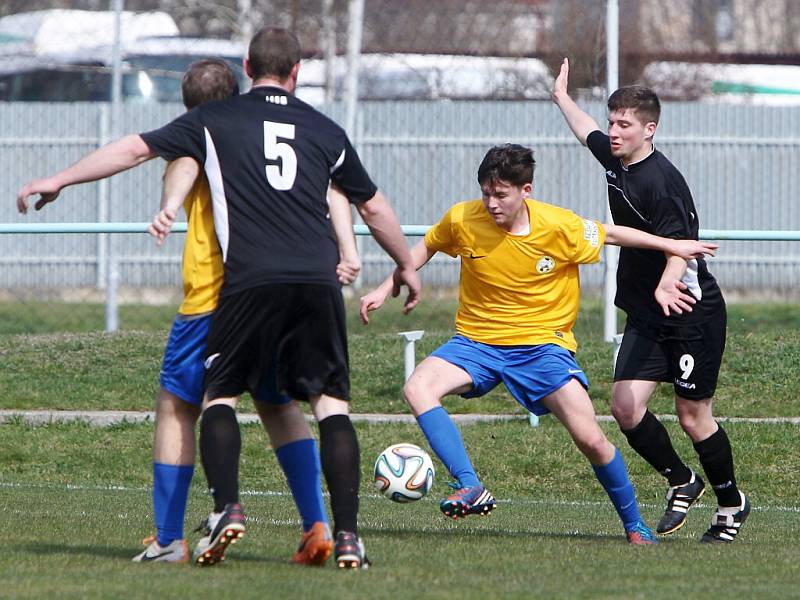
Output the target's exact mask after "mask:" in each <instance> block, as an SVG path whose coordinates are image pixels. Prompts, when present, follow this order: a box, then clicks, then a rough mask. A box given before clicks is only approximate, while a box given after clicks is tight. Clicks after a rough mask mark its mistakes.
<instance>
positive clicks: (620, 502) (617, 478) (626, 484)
mask: <svg viewBox="0 0 800 600" xmlns="http://www.w3.org/2000/svg"><path fill="white" fill-rule="evenodd" d="M592 469H594V474H595V475H596V476H597V479H598V480H599V481H600V483H601V484H602V485H603V488H604V489H605V490H606V493H607V494H608V497H609V498H611V502H612V504H614V508H616V509H617V514H618V515H619V518H620V519H622V525H623V526H624V527H625V531H630V530H631V529H632V528H633V526H634V525H636V523H638V522H639V521H642V515H641V514H640V513H639V505H638V504H637V503H636V492H634V491H633V484H632V483H631V480H630V479H629V478H628V468H627V467H626V466H625V461H624V460H623V459H622V455H621V454H620V453H619V450H616V451H615V452H614V458H612V459H611V462H610V463H608V464H607V465H603V466H602V467H598V466H597V465H592Z"/></svg>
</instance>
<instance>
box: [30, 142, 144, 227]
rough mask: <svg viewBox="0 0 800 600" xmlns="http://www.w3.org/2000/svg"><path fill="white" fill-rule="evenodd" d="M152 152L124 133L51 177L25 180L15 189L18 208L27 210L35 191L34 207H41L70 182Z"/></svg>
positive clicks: (134, 162)
mask: <svg viewBox="0 0 800 600" xmlns="http://www.w3.org/2000/svg"><path fill="white" fill-rule="evenodd" d="M155 156H156V155H155V154H154V153H153V152H152V151H151V150H150V148H149V147H148V146H147V144H145V142H144V140H143V139H142V138H141V137H140V136H139V135H129V136H126V137H124V138H121V139H119V140H117V141H115V142H111V143H110V144H106V145H105V146H103V147H102V148H98V149H97V150H95V151H94V152H92V153H91V154H87V155H86V156H84V157H83V158H82V159H80V160H79V161H78V162H76V163H75V164H73V165H72V166H70V167H67V168H66V169H64V170H63V171H59V172H58V173H56V174H55V175H53V176H51V177H47V178H45V179H34V180H33V181H31V182H29V183H27V184H25V185H24V186H23V187H22V189H20V190H19V192H17V210H18V211H19V212H21V213H23V214H25V213H27V212H28V198H29V197H30V196H33V195H35V194H39V200H37V201H36V204H35V205H34V208H36V210H41V209H42V208H44V206H45V205H46V204H48V203H49V202H53V201H54V200H55V199H56V198H58V194H59V193H60V192H61V190H63V189H64V188H65V187H67V186H69V185H74V184H76V183H85V182H87V181H96V180H98V179H103V178H104V177H110V176H111V175H114V174H116V173H119V172H121V171H125V170H126V169H130V168H131V167H135V166H136V165H139V164H141V163H143V162H144V161H146V160H150V159H151V158H154V157H155Z"/></svg>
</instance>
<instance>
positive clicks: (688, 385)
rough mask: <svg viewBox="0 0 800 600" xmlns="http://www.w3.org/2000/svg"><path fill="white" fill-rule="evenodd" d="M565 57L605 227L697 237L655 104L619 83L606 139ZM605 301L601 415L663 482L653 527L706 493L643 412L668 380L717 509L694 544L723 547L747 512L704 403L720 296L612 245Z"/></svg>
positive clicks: (696, 279)
mask: <svg viewBox="0 0 800 600" xmlns="http://www.w3.org/2000/svg"><path fill="white" fill-rule="evenodd" d="M568 79H569V61H568V60H567V59H564V62H563V63H562V65H561V71H560V73H559V75H558V77H557V78H556V81H555V85H554V88H553V101H554V102H555V103H556V105H557V106H558V107H559V108H560V109H561V112H562V113H563V115H564V118H565V119H566V122H567V124H568V125H569V127H570V129H571V130H572V132H573V133H574V134H575V137H577V138H578V140H579V141H580V142H581V143H582V144H583V145H584V146H587V147H588V148H589V150H591V152H592V154H593V155H594V157H595V158H596V159H597V160H598V161H599V162H600V163H601V164H602V165H603V168H604V169H605V171H606V182H607V185H608V201H609V205H610V207H611V214H612V216H613V218H614V223H615V224H617V225H627V226H629V227H635V228H637V229H640V230H642V231H646V232H648V233H652V234H655V235H660V236H663V237H668V238H689V239H697V237H698V232H699V227H700V226H699V220H698V216H697V210H696V208H695V206H694V200H693V199H692V194H691V192H690V191H689V187H688V186H687V184H686V181H685V180H684V178H683V176H682V175H681V173H680V171H678V169H676V168H675V166H674V165H673V164H672V163H671V162H670V161H669V160H668V159H667V158H666V157H665V156H664V155H663V154H662V153H661V152H659V151H658V150H656V149H655V147H654V146H653V136H654V135H655V132H656V127H657V125H658V120H659V116H660V112H661V106H660V103H659V100H658V97H657V96H656V94H655V93H654V92H653V91H652V90H650V89H648V88H645V87H641V86H628V87H623V88H620V89H619V90H617V91H616V92H614V93H613V94H612V95H611V97H610V98H609V99H608V135H606V134H605V133H603V132H602V131H600V127H599V126H598V124H597V122H596V121H595V120H594V119H593V118H592V117H591V116H589V115H588V114H587V113H585V112H584V111H583V110H581V109H580V108H579V107H578V105H577V104H575V102H574V101H573V100H572V99H571V98H570V96H569V94H568V92H567V83H568ZM615 304H616V305H617V306H618V307H619V308H621V309H622V310H623V311H624V312H625V313H626V315H627V321H626V324H625V332H624V336H623V340H622V345H621V347H620V350H619V355H618V358H617V363H616V366H615V370H614V388H613V401H612V407H611V409H612V413H613V414H614V418H615V419H616V420H617V423H618V424H619V426H620V429H621V430H622V432H623V433H624V434H625V437H627V438H628V443H629V444H630V445H631V447H632V448H633V449H634V450H636V452H638V453H639V454H640V455H641V456H642V457H643V458H644V459H645V460H646V461H647V462H648V463H650V465H652V466H653V468H655V469H656V470H657V471H658V472H659V473H661V474H662V475H663V476H664V477H665V478H666V479H667V480H668V482H669V490H668V492H667V509H666V511H665V513H664V516H663V517H662V518H661V521H660V522H659V524H658V527H657V528H656V531H657V532H658V533H660V534H665V535H666V534H670V533H673V532H674V531H677V530H678V529H680V528H681V527H682V526H683V525H684V523H685V522H686V513H687V511H688V509H689V507H690V506H691V505H692V504H694V503H695V502H696V501H697V499H698V498H700V496H702V494H703V492H704V490H705V484H704V482H703V480H702V479H701V478H700V476H699V475H698V474H696V473H695V472H694V471H692V469H690V468H689V467H688V466H687V465H686V464H685V463H684V462H683V461H682V460H681V459H680V458H679V457H678V455H677V453H676V452H675V449H674V448H673V446H672V442H671V441H670V438H669V434H668V433H667V430H666V429H665V428H664V426H663V425H662V424H661V422H660V421H659V420H658V419H657V418H656V417H655V416H654V415H653V413H651V412H650V411H649V410H647V403H648V401H649V399H650V397H651V395H652V393H653V391H654V390H655V388H656V385H657V384H658V382H661V381H664V382H671V383H672V384H673V387H674V390H675V410H676V413H677V415H678V419H679V421H680V424H681V427H682V428H683V430H684V431H685V432H686V434H687V435H688V436H689V437H690V438H691V440H692V442H693V444H694V448H695V450H696V451H697V454H698V457H699V461H700V464H701V465H702V467H703V470H704V471H705V474H706V477H707V478H708V480H709V483H711V485H712V487H713V489H714V493H715V494H716V496H717V503H718V508H717V510H716V512H715V513H714V515H713V517H712V520H711V526H710V527H709V528H708V530H707V531H706V532H705V533H704V534H703V536H702V538H701V541H703V542H711V543H714V542H732V541H733V540H734V538H735V537H736V535H737V534H738V532H739V528H740V527H741V525H742V523H743V522H744V521H745V519H746V518H747V516H748V514H749V513H750V503H749V501H748V499H747V498H746V497H745V495H744V494H743V493H742V492H741V491H740V490H739V488H738V487H737V485H736V478H735V476H734V465H733V454H732V451H731V444H730V441H729V440H728V436H727V434H726V433H725V430H724V429H723V428H722V426H721V425H719V423H717V421H716V420H715V419H714V416H713V413H712V398H713V396H714V392H715V390H716V385H717V378H718V375H719V368H720V364H721V362H722V353H723V351H724V349H725V327H726V319H727V317H726V311H725V300H724V299H723V297H722V293H721V291H720V289H719V286H718V285H717V282H716V281H715V280H714V278H713V276H712V275H711V274H710V273H709V271H708V268H707V266H706V263H705V260H704V259H702V258H698V259H693V260H690V261H688V262H687V261H686V260H684V259H682V258H680V257H675V256H671V257H667V256H665V255H664V254H663V253H660V252H654V251H651V250H639V249H635V248H622V249H621V250H620V256H619V266H618V268H617V295H616V299H615Z"/></svg>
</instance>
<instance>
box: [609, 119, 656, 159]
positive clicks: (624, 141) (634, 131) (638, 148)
mask: <svg viewBox="0 0 800 600" xmlns="http://www.w3.org/2000/svg"><path fill="white" fill-rule="evenodd" d="M655 131H656V124H655V123H653V122H650V123H642V122H641V121H640V120H639V117H637V116H636V112H635V111H634V110H633V109H631V108H625V109H623V110H615V111H613V112H611V113H609V115H608V137H609V138H610V139H611V154H613V155H614V156H616V157H618V158H621V159H622V162H623V163H626V164H627V163H630V162H635V161H637V160H640V159H642V158H644V157H645V156H646V155H647V154H649V153H650V149H651V148H652V142H653V135H654V134H655Z"/></svg>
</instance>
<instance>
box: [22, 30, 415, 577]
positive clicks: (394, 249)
mask: <svg viewBox="0 0 800 600" xmlns="http://www.w3.org/2000/svg"><path fill="white" fill-rule="evenodd" d="M300 58H301V52H300V44H299V42H298V41H297V38H296V37H295V36H294V35H293V34H291V33H290V32H288V31H286V30H284V29H278V28H264V29H262V30H260V31H259V32H258V33H256V35H255V36H254V37H253V39H252V40H251V42H250V46H249V50H248V58H247V59H246V60H245V69H246V71H247V73H248V75H249V76H250V77H251V78H252V79H253V87H252V89H251V90H250V92H248V93H247V94H242V95H241V96H237V97H234V98H229V99H226V100H222V101H219V102H211V103H208V104H203V105H202V106H198V107H197V108H195V109H194V110H192V111H189V112H188V113H185V114H183V115H182V116H180V117H178V118H177V119H175V120H174V121H172V122H171V123H169V124H167V125H166V126H164V127H162V128H161V129H158V130H155V131H151V132H149V133H144V134H141V135H131V136H127V137H125V138H122V139H121V140H118V141H116V142H112V143H111V144H108V145H107V146H104V147H103V148H101V149H99V150H97V151H95V152H93V153H92V154H90V155H88V156H86V157H84V158H83V159H81V160H80V161H78V162H77V163H75V164H74V165H72V166H71V167H69V168H67V169H65V170H64V171H61V172H60V173H58V174H56V175H55V176H53V177H51V178H48V179H41V180H35V181H32V182H30V183H29V184H27V185H26V186H24V187H23V188H22V189H21V190H20V191H19V193H18V195H17V206H18V209H19V210H20V212H25V211H26V210H27V204H28V197H29V196H31V195H33V194H39V195H40V198H39V200H38V201H37V202H36V209H37V210H38V209H40V208H41V207H42V206H44V205H45V204H46V203H48V202H52V201H53V200H55V199H56V198H57V196H58V194H59V192H60V191H61V189H63V188H64V187H66V186H68V185H72V184H75V183H81V182H86V181H93V180H96V179H100V178H102V177H107V176H110V175H113V174H114V173H118V172H120V171H123V170H125V169H128V168H130V167H132V166H135V165H138V164H140V163H142V162H144V161H146V160H149V159H151V158H154V157H155V156H161V157H163V158H166V159H168V160H174V159H177V158H179V157H183V156H188V157H192V158H194V159H195V160H196V161H197V162H198V163H199V164H201V165H203V168H204V170H205V173H206V176H207V178H208V182H209V187H210V190H211V197H212V204H213V209H214V226H215V230H216V234H217V239H218V241H219V244H220V248H221V250H222V256H223V261H224V272H225V281H224V285H223V287H222V290H221V292H220V300H219V306H218V308H217V309H216V311H215V312H214V316H213V320H212V324H211V330H210V332H209V336H208V342H207V350H206V361H205V365H206V394H205V400H204V403H203V416H202V421H201V427H200V449H201V458H202V462H203V468H204V469H205V471H206V477H207V478H208V483H209V488H210V489H211V491H212V494H213V497H214V511H213V512H212V514H211V515H210V516H209V520H208V527H207V529H208V531H207V533H208V535H206V536H205V537H204V539H203V540H205V541H203V540H201V545H202V547H200V546H198V549H196V550H195V554H196V556H197V558H198V562H201V561H200V558H203V561H202V563H203V564H213V563H215V562H219V561H220V560H222V558H223V553H224V550H225V548H226V547H227V545H228V544H229V543H230V542H231V541H232V539H231V536H238V535H240V534H241V533H242V532H243V528H244V515H243V513H242V511H241V507H240V506H239V502H238V500H239V498H238V494H239V490H238V465H239V454H240V446H241V437H240V432H239V426H238V423H237V420H236V413H235V410H234V409H235V407H236V404H237V402H238V397H239V395H240V394H241V393H242V392H244V391H246V390H248V391H251V392H254V395H255V394H257V393H258V389H259V384H260V383H266V384H269V385H276V386H277V388H278V390H279V391H281V392H283V393H286V394H287V395H288V396H290V397H292V398H297V399H300V400H307V401H308V402H309V403H310V405H311V408H312V411H313V413H314V415H315V417H316V418H317V420H318V421H319V429H320V458H321V462H322V470H323V473H324V475H325V478H326V481H327V483H328V489H329V491H330V494H331V508H332V511H333V518H334V530H335V533H336V543H335V546H334V554H335V558H336V561H337V563H338V565H339V566H340V567H353V568H359V567H365V566H367V565H368V561H367V559H366V555H365V552H364V545H363V543H362V541H361V539H360V538H359V537H358V534H357V514H358V488H359V483H360V458H359V447H358V440H357V438H356V434H355V430H354V429H353V426H352V423H351V422H350V418H349V416H348V412H349V411H348V399H349V393H350V381H349V361H348V353H347V337H346V330H345V318H344V305H343V301H342V295H341V291H340V284H339V282H338V280H337V276H336V264H337V262H338V248H337V245H336V240H335V236H334V233H333V229H332V227H331V224H330V220H329V219H328V216H327V215H328V207H327V200H326V192H327V189H328V184H329V182H330V181H331V180H332V181H333V182H334V183H335V184H336V185H337V186H338V187H339V188H340V189H341V190H342V191H343V192H344V194H345V195H346V196H347V197H348V199H349V200H350V202H351V203H353V204H354V205H355V206H356V209H357V210H358V212H359V214H360V215H361V217H362V219H363V220H364V222H365V223H366V224H367V225H368V226H369V228H370V230H371V232H372V234H373V236H374V237H375V238H376V239H377V241H378V242H379V243H380V244H381V245H382V247H383V248H384V249H385V250H386V252H387V253H388V254H389V255H390V256H391V257H392V258H393V259H394V261H395V262H396V263H397V266H398V269H397V270H396V272H395V273H396V275H395V290H394V291H395V292H399V289H400V286H401V285H406V286H407V287H408V289H409V295H408V298H407V300H406V303H405V306H404V310H405V311H406V312H407V311H408V310H411V309H412V308H413V307H414V306H415V305H416V304H417V302H418V301H419V294H420V280H419V276H418V275H417V273H416V270H415V268H414V264H413V261H412V259H411V254H410V252H409V250H408V246H407V244H406V242H405V238H404V236H403V234H402V230H401V229H400V224H399V221H398V219H397V216H396V215H395V213H394V211H393V210H392V208H391V206H390V205H389V203H388V202H387V200H386V199H385V197H384V196H383V195H382V194H381V193H380V191H378V189H377V187H376V186H375V184H374V183H373V182H372V180H371V179H370V177H369V175H368V174H367V172H366V171H365V170H364V167H363V166H362V165H361V161H360V159H359V157H358V155H357V154H356V152H355V150H354V149H353V147H352V145H351V144H350V141H349V140H348V139H347V135H346V134H345V132H344V130H343V129H342V128H341V127H339V126H338V125H336V124H335V123H334V122H333V121H331V120H330V119H328V118H327V117H325V116H324V115H322V114H321V113H320V112H318V111H316V110H315V109H313V108H312V107H311V106H309V105H307V104H305V103H304V102H302V101H300V100H298V99H297V98H295V96H294V95H293V92H294V89H295V87H296V84H297V73H298V71H299V68H300ZM188 191H189V186H187V189H186V190H185V192H187V193H188ZM269 365H273V366H276V367H277V369H276V372H275V373H274V376H275V382H271V381H270V382H264V381H263V380H261V379H260V375H261V373H262V372H263V371H264V370H265V369H266V367H267V366H269ZM212 525H213V526H212ZM228 534H230V535H228ZM234 539H235V538H234Z"/></svg>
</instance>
